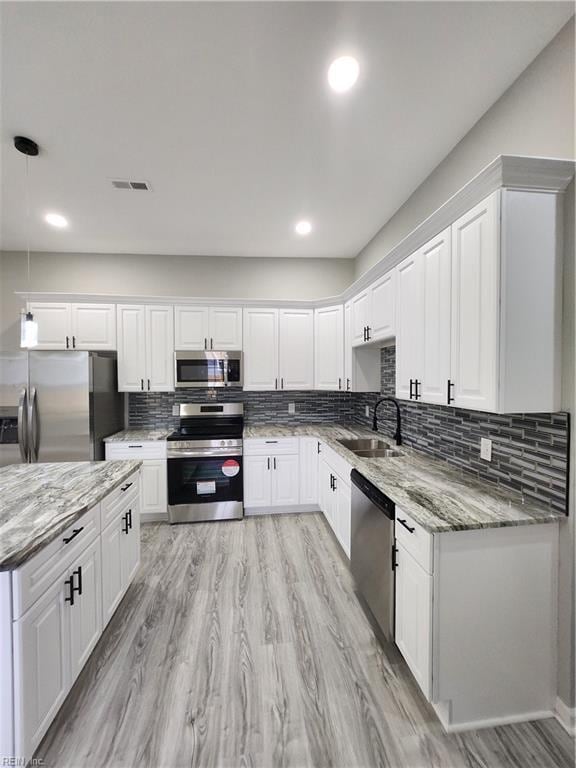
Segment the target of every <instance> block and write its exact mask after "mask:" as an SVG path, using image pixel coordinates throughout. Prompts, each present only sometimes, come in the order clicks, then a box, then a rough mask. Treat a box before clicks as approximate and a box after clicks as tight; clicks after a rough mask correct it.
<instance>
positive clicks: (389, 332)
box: [350, 270, 396, 347]
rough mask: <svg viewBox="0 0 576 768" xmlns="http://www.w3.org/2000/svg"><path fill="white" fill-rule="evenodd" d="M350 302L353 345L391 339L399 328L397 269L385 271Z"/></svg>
mask: <svg viewBox="0 0 576 768" xmlns="http://www.w3.org/2000/svg"><path fill="white" fill-rule="evenodd" d="M350 305H351V332H350V338H351V340H352V346H354V347H356V346H362V345H363V344H367V343H374V342H376V341H388V340H391V339H392V338H393V337H394V335H395V332H396V328H395V326H396V323H395V307H396V272H395V271H394V270H391V271H389V272H386V274H384V275H382V277H380V278H378V280H376V281H375V282H374V283H373V284H372V285H371V286H369V287H368V288H367V289H366V290H365V291H362V292H361V293H359V294H358V295H357V296H355V297H354V298H353V299H352V300H351V301H350Z"/></svg>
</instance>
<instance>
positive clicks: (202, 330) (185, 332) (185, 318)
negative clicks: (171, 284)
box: [174, 306, 210, 350]
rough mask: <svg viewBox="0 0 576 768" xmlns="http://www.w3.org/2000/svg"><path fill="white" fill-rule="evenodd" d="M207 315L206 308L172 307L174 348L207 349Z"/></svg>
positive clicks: (208, 313)
mask: <svg viewBox="0 0 576 768" xmlns="http://www.w3.org/2000/svg"><path fill="white" fill-rule="evenodd" d="M209 315H210V310H209V308H208V307H186V306H176V307H174V348H175V349H177V350H185V349H194V350H199V349H208V345H209V343H210V341H209V336H210V334H209Z"/></svg>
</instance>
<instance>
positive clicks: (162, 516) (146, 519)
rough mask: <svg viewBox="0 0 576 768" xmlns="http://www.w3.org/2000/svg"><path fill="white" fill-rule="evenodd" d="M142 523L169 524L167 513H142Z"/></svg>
mask: <svg viewBox="0 0 576 768" xmlns="http://www.w3.org/2000/svg"><path fill="white" fill-rule="evenodd" d="M140 522H141V523H167V522H168V513H167V512H140Z"/></svg>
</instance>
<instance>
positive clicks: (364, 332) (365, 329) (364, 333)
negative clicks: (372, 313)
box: [364, 326, 366, 341]
mask: <svg viewBox="0 0 576 768" xmlns="http://www.w3.org/2000/svg"><path fill="white" fill-rule="evenodd" d="M364 341H366V326H364Z"/></svg>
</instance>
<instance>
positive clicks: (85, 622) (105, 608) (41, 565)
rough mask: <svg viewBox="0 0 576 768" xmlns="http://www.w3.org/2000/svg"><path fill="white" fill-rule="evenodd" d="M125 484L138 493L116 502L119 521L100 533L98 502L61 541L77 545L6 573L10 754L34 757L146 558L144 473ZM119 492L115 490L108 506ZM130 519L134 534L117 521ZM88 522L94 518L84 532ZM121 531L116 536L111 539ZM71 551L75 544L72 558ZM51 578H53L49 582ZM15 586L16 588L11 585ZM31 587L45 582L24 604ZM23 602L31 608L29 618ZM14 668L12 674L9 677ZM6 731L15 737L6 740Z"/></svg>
mask: <svg viewBox="0 0 576 768" xmlns="http://www.w3.org/2000/svg"><path fill="white" fill-rule="evenodd" d="M127 482H129V483H131V487H132V491H131V492H130V493H128V494H126V496H127V498H126V499H125V500H121V502H118V504H117V510H118V511H117V517H116V518H114V519H113V520H112V521H111V522H110V523H109V524H108V526H107V528H106V529H104V531H103V532H102V534H101V533H100V530H101V528H100V521H101V517H102V514H101V505H100V504H99V505H97V506H96V507H93V508H92V509H91V510H89V511H88V512H86V513H85V515H83V516H82V517H80V518H79V519H78V520H77V521H76V523H75V524H74V525H75V530H79V531H82V534H76V536H72V538H69V536H70V534H71V533H73V532H74V531H70V530H67V531H65V532H64V533H63V534H62V537H63V540H66V539H68V541H69V542H71V541H72V540H73V541H74V544H71V543H66V544H65V546H60V545H59V542H58V541H56V542H52V543H51V544H49V545H48V547H51V548H52V549H51V552H52V554H51V556H50V558H48V559H47V558H46V556H45V554H44V551H43V550H40V552H38V554H37V555H35V556H34V557H33V558H32V559H30V560H28V561H27V562H26V563H25V564H24V565H23V566H22V567H21V568H19V569H16V570H14V571H12V572H7V573H6V574H3V580H2V584H1V591H2V606H1V608H2V611H1V616H2V621H3V622H6V626H4V625H3V626H2V627H1V628H0V630H1V632H0V634H1V635H2V637H5V636H6V637H9V636H10V633H11V635H12V638H11V641H12V642H11V646H12V647H11V652H10V643H9V642H8V643H3V644H2V646H1V652H2V657H1V659H0V661H1V663H2V667H3V674H2V679H3V680H7V679H11V680H12V689H13V690H12V695H11V697H10V699H11V701H12V702H13V703H12V706H11V707H8V708H7V711H4V708H3V710H2V721H3V723H2V729H1V732H2V735H3V742H2V745H1V746H2V749H3V754H5V755H6V756H17V757H18V758H19V759H24V758H25V759H26V760H29V759H30V758H31V757H32V755H33V753H34V751H35V749H36V748H37V747H38V745H39V743H40V741H41V740H42V737H43V736H44V734H45V733H46V731H47V729H48V727H49V725H50V723H51V722H52V720H53V719H54V717H55V716H56V713H57V712H58V710H59V709H60V707H61V705H62V703H63V701H64V699H65V698H66V696H67V694H68V692H69V690H70V688H71V687H72V685H73V684H74V681H75V680H76V678H77V677H78V675H79V674H80V671H81V670H82V668H83V667H84V665H85V664H86V661H87V660H88V658H89V656H90V654H91V653H92V651H93V650H94V647H95V645H96V643H97V642H98V639H99V638H100V636H101V634H102V630H103V628H104V626H105V625H106V623H107V621H108V620H109V618H110V616H111V613H112V612H113V609H112V611H111V606H112V605H113V606H114V609H115V608H116V607H117V605H118V603H119V601H120V599H121V597H122V595H123V594H124V592H125V591H126V589H127V587H128V585H129V583H130V581H131V580H132V579H133V577H134V573H135V571H136V569H137V567H138V564H139V560H140V530H139V526H140V519H139V490H138V473H135V474H134V475H132V476H131V477H130V478H129V480H128V481H127ZM119 493H120V491H119V490H118V489H117V490H116V491H113V492H112V494H110V496H108V497H106V498H105V499H104V500H103V501H102V504H104V503H105V502H106V501H107V500H108V499H110V498H112V497H113V496H114V497H116V496H118V495H119ZM114 503H116V502H115V501H114ZM128 510H131V513H130V514H128V517H127V518H126V513H127V511H128ZM126 519H127V522H128V533H127V534H126V533H124V534H123V533H122V531H121V530H120V529H121V527H122V526H120V525H118V526H117V523H120V521H121V520H126ZM85 520H90V521H91V522H90V525H89V526H88V527H87V528H86V529H84V527H83V525H82V524H83V523H84V522H85ZM94 520H96V521H97V525H96V526H95V525H93V521H94ZM130 523H131V526H130ZM116 528H118V529H119V535H118V536H116V535H112V530H113V529H114V531H116ZM55 543H56V545H57V548H56V549H55V548H54V544H55ZM67 547H71V549H70V553H71V554H70V556H68V554H67V552H68V550H67ZM47 573H49V574H51V580H50V581H49V582H48V583H47V580H46V579H45V578H44V577H45V574H47ZM9 581H10V582H11V584H12V588H7V585H8V582H9ZM28 582H32V583H40V582H42V583H43V584H44V589H43V591H42V593H41V594H40V595H39V596H38V597H37V598H36V599H35V600H34V602H33V603H32V604H31V605H30V604H28V603H26V602H24V603H22V600H21V595H23V594H26V595H28V592H26V593H23V592H22V590H23V588H24V586H25V585H26V584H27V583H28ZM22 605H26V610H25V612H24V613H21V607H22ZM10 625H11V627H10ZM8 669H11V672H10V674H8V675H6V672H7V671H8ZM4 734H10V735H9V736H8V737H6V739H5V740H4Z"/></svg>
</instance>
